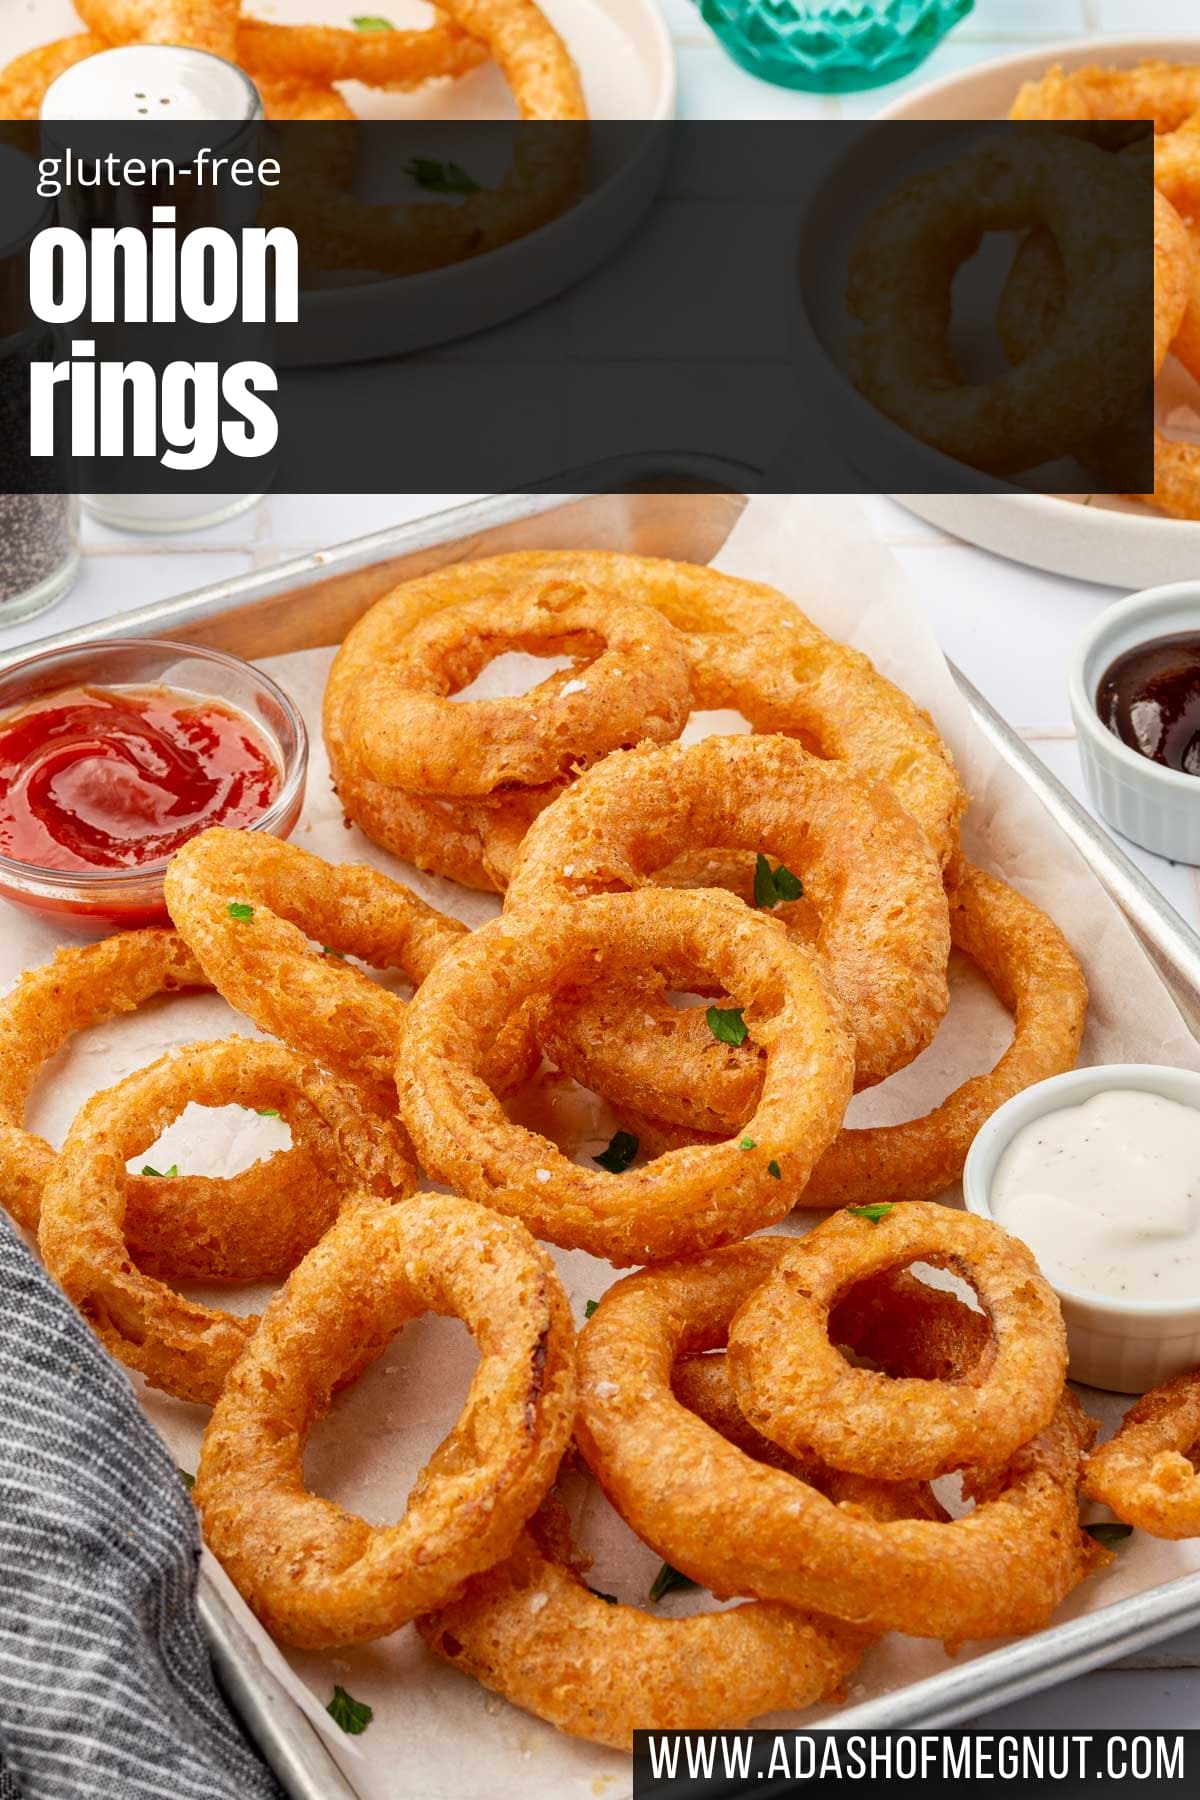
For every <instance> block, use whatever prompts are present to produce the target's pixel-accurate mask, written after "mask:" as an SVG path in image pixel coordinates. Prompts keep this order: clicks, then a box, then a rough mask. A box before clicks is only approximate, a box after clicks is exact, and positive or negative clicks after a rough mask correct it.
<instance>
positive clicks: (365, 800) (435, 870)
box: [325, 711, 562, 894]
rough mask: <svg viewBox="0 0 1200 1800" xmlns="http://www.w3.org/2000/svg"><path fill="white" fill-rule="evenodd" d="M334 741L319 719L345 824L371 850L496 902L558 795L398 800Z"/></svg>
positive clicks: (550, 790) (541, 791) (533, 792)
mask: <svg viewBox="0 0 1200 1800" xmlns="http://www.w3.org/2000/svg"><path fill="white" fill-rule="evenodd" d="M340 741H341V740H340V733H339V730H338V727H337V726H333V725H331V724H330V719H329V713H328V711H327V712H326V725H325V744H326V748H327V749H328V751H329V760H330V763H331V765H332V767H333V769H334V771H335V780H336V786H337V797H338V799H339V800H340V801H341V804H342V810H343V812H344V813H345V815H346V817H347V818H348V819H350V820H352V821H353V822H354V824H356V825H357V826H358V828H359V830H360V831H363V832H365V834H366V836H367V837H369V838H370V840H371V842H372V843H373V844H379V845H381V846H382V848H383V849H385V850H390V851H391V853H392V855H393V856H399V857H401V858H403V860H404V861H405V862H410V863H412V864H413V866H414V868H418V869H427V870H428V871H429V872H430V874H433V875H445V876H447V877H448V878H449V879H450V880H451V881H457V882H459V883H460V884H461V885H462V886H463V887H469V888H480V889H482V891H483V892H484V893H497V894H502V893H503V892H504V890H505V888H506V887H507V886H508V878H509V875H510V874H511V873H512V867H513V864H514V863H515V861H516V860H517V851H518V850H519V849H520V847H521V842H522V839H523V838H524V836H525V833H526V831H527V830H528V829H529V826H530V824H531V823H532V821H533V820H534V819H536V818H537V816H538V814H539V813H540V812H541V811H543V809H544V808H545V807H547V806H549V804H550V802H551V801H552V800H554V799H556V798H557V797H558V795H559V794H560V793H561V791H562V790H561V788H559V787H557V786H555V787H540V788H514V789H513V790H512V791H511V792H509V793H505V794H484V795H481V796H480V797H479V798H477V799H470V800H447V799H441V798H439V797H438V796H436V795H433V794H406V793H404V792H402V790H401V789H400V788H392V787H387V786H386V785H385V784H384V783H383V782H382V781H375V780H373V779H372V778H371V777H370V776H369V775H365V774H363V773H362V771H361V770H360V769H359V768H358V767H357V766H355V765H354V764H353V763H351V762H350V761H348V760H346V759H345V758H344V756H343V755H342V753H341V750H340V748H339V747H338V746H339V745H340Z"/></svg>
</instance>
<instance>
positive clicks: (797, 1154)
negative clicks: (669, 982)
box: [397, 888, 853, 1264]
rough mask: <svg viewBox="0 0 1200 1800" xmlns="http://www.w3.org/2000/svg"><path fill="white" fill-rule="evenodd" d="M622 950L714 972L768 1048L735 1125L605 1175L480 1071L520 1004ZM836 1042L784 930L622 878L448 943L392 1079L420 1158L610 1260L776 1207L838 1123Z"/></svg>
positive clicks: (807, 969) (845, 1074) (720, 1235)
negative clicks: (615, 890) (747, 1107)
mask: <svg viewBox="0 0 1200 1800" xmlns="http://www.w3.org/2000/svg"><path fill="white" fill-rule="evenodd" d="M628 959H632V960H635V961H650V962H652V963H653V964H654V965H655V966H657V967H660V968H665V969H667V970H670V969H672V968H673V967H674V966H676V965H678V964H680V963H682V965H683V967H685V968H687V969H689V970H690V969H695V968H700V969H704V970H708V971H710V972H711V973H712V974H713V975H714V976H715V977H716V978H717V979H718V980H719V981H720V983H721V985H722V987H723V988H725V989H726V990H727V991H729V992H731V993H732V994H734V995H735V996H736V997H737V1000H738V1002H739V1003H740V1004H741V1005H742V1006H743V1007H744V1008H745V1010H746V1012H747V1014H748V1016H749V1019H750V1021H751V1028H752V1030H753V1031H754V1034H755V1037H756V1039H757V1041H758V1042H759V1043H760V1044H761V1045H762V1047H763V1049H764V1050H765V1052H766V1068H765V1071H764V1075H763V1085H762V1094H761V1097H760V1099H759V1103H758V1108H757V1111H756V1112H755V1114H754V1117H753V1119H752V1120H751V1123H750V1126H749V1127H748V1130H749V1131H750V1132H751V1133H752V1134H753V1136H754V1138H755V1148H753V1149H752V1150H749V1151H743V1150H741V1149H740V1148H739V1147H738V1142H737V1140H734V1139H731V1140H729V1141H728V1142H725V1143H714V1144H711V1145H707V1146H705V1147H704V1148H702V1149H701V1148H695V1149H694V1148H688V1149H684V1150H680V1151H678V1152H674V1153H672V1154H671V1155H669V1156H665V1157H662V1158H659V1159H658V1160H657V1161H656V1162H653V1163H650V1164H649V1165H647V1166H646V1167H645V1168H640V1169H628V1170H626V1171H625V1172H624V1173H623V1174H619V1175H611V1174H608V1173H606V1172H605V1171H603V1170H599V1169H584V1168H581V1167H579V1166H578V1165H576V1164H575V1163H573V1162H570V1161H569V1160H568V1159H567V1158H566V1157H565V1156H564V1155H563V1153H562V1152H561V1151H560V1150H559V1149H558V1148H557V1147H556V1146H555V1145H554V1144H552V1143H550V1142H549V1141H548V1140H547V1139H546V1138H544V1137H541V1136H539V1135H538V1134H537V1133H536V1132H532V1131H527V1130H526V1129H524V1128H523V1127H522V1126H520V1125H516V1124H514V1123H512V1122H511V1121H510V1120H509V1119H508V1118H507V1117H506V1116H505V1114H504V1112H503V1110H502V1109H501V1107H500V1104H499V1102H498V1101H497V1100H496V1099H495V1097H494V1096H493V1094H492V1093H491V1092H490V1090H489V1089H488V1087H487V1085H486V1083H485V1082H484V1081H483V1080H481V1079H480V1076H479V1074H478V1073H477V1071H478V1070H479V1068H480V1066H481V1064H482V1063H483V1061H484V1058H485V1056H486V1052H487V1048H488V1045H489V1044H490V1043H491V1042H492V1040H493V1039H494V1037H495V1035H496V1033H497V1031H499V1030H500V1028H501V1027H502V1026H503V1025H504V1024H505V1022H506V1021H507V1020H508V1019H509V1018H510V1017H512V1016H513V1014H514V1012H515V1011H516V1010H517V1009H518V1008H519V1007H521V1006H522V1005H523V1003H524V1002H525V1001H526V1000H528V999H531V998H533V997H534V996H538V995H543V994H546V993H547V992H553V990H554V989H555V988H556V987H557V986H561V985H563V984H565V983H568V982H578V981H583V980H585V979H586V978H587V977H588V976H589V975H590V977H591V979H593V980H603V979H604V978H605V975H606V972H607V969H608V968H609V967H610V966H612V965H613V963H620V962H621V961H622V960H628ZM852 1060H853V1059H852V1053H851V1047H850V1042H849V1039H848V1038H847V1037H846V1034H845V1033H844V1031H843V1030H842V1029H841V1027H840V1024H839V1022H838V1018H837V1016H836V1014H835V1013H834V1012H833V1011H832V1010H831V1008H830V1004H829V1002H828V1001H827V999H826V997H825V994H824V992H823V990H822V987H821V983H820V980H819V978H818V975H817V973H816V970H815V969H814V967H813V964H812V962H811V960H810V958H809V957H808V955H807V954H806V952H805V951H804V950H803V949H801V948H800V947H799V946H798V945H796V944H793V943H791V942H790V941H789V939H788V937H787V935H786V933H785V932H784V931H783V930H782V928H781V927H780V926H778V925H776V924H773V923H772V922H771V921H770V920H769V919H766V918H763V917H762V916H761V915H758V914H755V913H753V912H751V911H750V910H749V908H747V907H745V906H743V905H742V903H741V901H740V900H736V899H734V898H733V897H732V896H730V895H724V894H721V893H719V892H717V891H713V892H711V893H682V892H680V893H676V892H671V891H669V890H667V889H664V888H645V889H642V890H639V891H638V892H636V893H631V894H621V895H611V896H602V897H598V898H595V899H589V900H580V901H578V902H577V903H576V904H575V905H573V906H570V907H560V908H538V909H536V910H533V911H529V912H523V913H522V912H518V913H515V914H502V915H501V916H500V918H498V919H494V920H492V921H491V923H490V924H487V925H485V926H483V927H482V928H481V929H480V930H479V931H477V932H474V933H473V934H472V935H471V936H470V937H469V938H467V939H465V940H464V941H463V942H462V943H461V944H459V945H457V946H456V947H455V948H454V949H452V950H451V951H450V952H449V953H448V954H447V955H446V956H444V957H443V958H442V959H441V961H440V962H439V963H437V965H436V966H435V967H434V969H433V970H432V971H431V973H430V974H429V975H428V976H427V977H426V979H425V981H424V983H423V985H422V986H421V987H420V988H419V989H418V991H417V994H416V996H415V997H414V999H413V1002H412V1004H411V1006H410V1007H409V1011H408V1018H407V1022H406V1026H405V1031H404V1036H403V1040H402V1043H401V1046H400V1060H399V1066H398V1070H397V1085H398V1088H399V1092H400V1107H401V1113H402V1115H403V1117H404V1120H405V1123H406V1124H407V1126H408V1129H409V1130H410V1132H411V1133H412V1136H413V1141H414V1143H415V1144H416V1145H417V1148H418V1153H419V1155H420V1157H421V1161H422V1164H423V1166H424V1167H425V1168H426V1169H427V1170H428V1172H429V1173H430V1174H431V1175H433V1176H434V1177H435V1178H436V1179H438V1180H440V1181H445V1182H447V1183H449V1184H451V1185H452V1186H454V1187H456V1188H459V1189H460V1190H461V1191H462V1192H464V1193H467V1194H469V1195H470V1196H471V1197H472V1199H476V1200H479V1201H482V1202H484V1203H485V1204H487V1205H490V1206H494V1207H496V1209H497V1210H498V1211H500V1212H506V1213H515V1214H516V1215H517V1216H518V1217H519V1218H521V1219H523V1220H524V1221H525V1223H526V1224H527V1225H528V1226H529V1228H530V1230H531V1231H534V1232H535V1233H536V1234H537V1235H538V1236H539V1237H543V1238H547V1239H548V1240H549V1241H550V1242H551V1243H556V1244H560V1245H562V1246H563V1247H564V1248H568V1249H584V1250H588V1251H590V1252H591V1253H592V1254H593V1255H596V1256H604V1257H607V1258H608V1259H609V1261H611V1262H614V1263H618V1264H620V1263H631V1262H649V1261H653V1260H656V1259H659V1258H662V1257H665V1256H672V1255H677V1254H679V1252H680V1251H681V1250H682V1249H684V1248H685V1247H687V1248H689V1249H703V1248H706V1247H707V1246H709V1245H712V1244H720V1243H729V1242H730V1241H732V1240H733V1239H736V1238H739V1237H744V1236H745V1235H746V1233H747V1232H750V1231H754V1230H756V1229H758V1228H759V1227H760V1226H763V1225H766V1224H770V1223H771V1222H772V1221H773V1220H776V1219H779V1218H781V1217H782V1216H783V1214H784V1213H785V1212H787V1211H788V1209H789V1208H790V1207H791V1206H792V1205H794V1204H795V1202H796V1200H797V1199H798V1198H799V1197H800V1194H801V1193H802V1192H803V1188H804V1184H805V1182H806V1181H807V1179H808V1176H809V1173H810V1171H811V1168H812V1165H813V1162H814V1161H815V1159H816V1158H817V1157H818V1156H819V1155H820V1153H821V1150H822V1149H823V1147H824V1146H825V1144H827V1143H828V1142H829V1140H830V1138H831V1137H832V1135H833V1133H834V1131H836V1129H837V1125H838V1122H839V1121H840V1119H841V1116H842V1113H843V1111H844V1109H845V1106H846V1104H847V1101H848V1099H849V1093H850V1085H851V1079H852Z"/></svg>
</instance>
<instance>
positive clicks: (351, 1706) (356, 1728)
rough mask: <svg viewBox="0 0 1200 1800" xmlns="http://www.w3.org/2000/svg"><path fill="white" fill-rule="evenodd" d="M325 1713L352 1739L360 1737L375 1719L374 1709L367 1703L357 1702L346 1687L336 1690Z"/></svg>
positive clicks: (336, 1688)
mask: <svg viewBox="0 0 1200 1800" xmlns="http://www.w3.org/2000/svg"><path fill="white" fill-rule="evenodd" d="M325 1711H326V1712H327V1713H328V1714H329V1716H330V1718H331V1719H332V1720H333V1722H334V1724H335V1725H340V1726H341V1728H342V1730H343V1731H345V1732H348V1733H349V1735H350V1736H351V1737H358V1736H359V1734H360V1733H361V1732H364V1731H365V1730H366V1729H367V1726H368V1725H369V1724H370V1723H371V1720H372V1719H373V1718H374V1717H375V1713H374V1710H373V1708H371V1707H369V1706H368V1705H367V1704H366V1703H365V1701H362V1700H356V1699H355V1698H354V1695H353V1694H348V1693H347V1692H346V1690H345V1688H344V1687H335V1688H334V1690H333V1699H332V1700H331V1701H330V1702H329V1705H328V1706H327V1707H326V1708H325Z"/></svg>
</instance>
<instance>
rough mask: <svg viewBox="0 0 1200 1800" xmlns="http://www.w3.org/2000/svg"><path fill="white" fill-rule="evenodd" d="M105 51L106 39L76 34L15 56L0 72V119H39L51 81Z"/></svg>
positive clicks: (85, 33)
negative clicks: (87, 58)
mask: <svg viewBox="0 0 1200 1800" xmlns="http://www.w3.org/2000/svg"><path fill="white" fill-rule="evenodd" d="M108 48H109V45H108V40H107V39H106V38H102V37H96V36H95V35H93V34H92V33H91V32H79V33H78V34H77V35H76V36H74V37H65V38H56V39H55V41H54V42H53V43H51V44H41V45H39V46H38V48H37V49H36V50H27V51H26V52H25V54H24V55H23V56H14V57H13V59H12V61H11V62H10V63H6V64H5V66H4V68H3V69H0V119H37V118H39V117H40V116H41V110H42V101H43V100H44V98H45V95H46V89H47V88H48V87H49V86H50V84H51V82H53V81H57V80H58V78H59V76H60V75H63V74H65V73H66V71H67V70H68V69H73V68H74V67H75V64H76V63H78V62H82V61H83V60H84V58H85V57H88V56H95V55H97V53H98V52H99V51H101V50H107V49H108Z"/></svg>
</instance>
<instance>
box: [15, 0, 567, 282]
mask: <svg viewBox="0 0 1200 1800" xmlns="http://www.w3.org/2000/svg"><path fill="white" fill-rule="evenodd" d="M77 10H78V12H79V15H80V18H81V20H82V22H83V24H84V26H85V27H86V29H85V30H84V31H81V32H79V33H78V34H76V35H75V36H73V37H65V38H59V39H57V40H55V41H54V42H53V43H49V44H43V45H41V46H39V47H38V48H37V49H35V50H30V51H27V52H26V53H25V54H24V55H22V56H18V57H15V58H14V59H13V60H12V61H11V62H10V63H9V64H8V65H7V66H6V67H5V68H3V69H0V119H26V120H31V119H36V118H38V116H39V113H40V109H41V104H42V100H43V98H44V96H45V93H46V90H47V88H48V87H49V86H50V85H51V83H52V82H54V81H55V80H57V78H58V77H59V76H60V75H62V74H63V73H64V72H65V71H66V70H67V69H69V68H71V67H73V66H74V65H75V64H76V63H79V62H82V61H83V60H84V59H86V58H87V57H89V56H95V55H96V54H97V53H99V52H100V51H103V50H108V49H111V48H113V47H114V46H117V45H124V44H180V45H188V46H194V47H195V48H196V49H199V50H203V51H206V52H208V53H210V54H212V55H215V56H219V57H222V58H223V59H224V60H225V61H227V62H230V63H234V64H236V65H238V66H239V67H241V68H243V69H244V70H245V71H246V73H247V74H248V75H249V76H250V77H251V79H252V80H253V81H254V83H255V85H256V86H257V88H258V90H259V93H260V95H261V97H262V102H263V111H264V114H265V116H266V118H267V119H269V120H280V121H290V120H297V119H307V120H318V121H323V122H324V128H323V129H322V130H321V131H314V132H307V133H305V134H303V137H301V136H300V135H299V134H295V135H293V136H292V137H290V138H288V139H287V140H286V142H285V144H284V152H283V156H282V158H281V166H282V177H281V182H280V185H279V186H278V188H277V189H275V190H272V192H271V193H270V194H269V196H268V197H267V198H266V199H265V201H264V223H266V224H268V225H269V224H272V223H278V224H283V225H291V226H294V227H296V229H297V230H298V231H299V233H300V237H301V243H302V246H303V252H304V258H305V263H306V265H307V266H308V267H310V268H313V269H322V270H337V269H355V270H371V271H374V272H376V273H380V274H387V275H411V274H417V273H420V272H421V271H423V270H427V269H435V268H441V267H443V266H445V265H447V264H450V263H456V262H462V261H465V260H466V259H467V258H469V257H474V256H480V255H482V254H484V253H485V252H486V251H489V250H495V249H499V248H500V247H502V246H503V245H505V244H507V243H511V242H512V241H513V240H514V239H515V238H519V237H524V236H526V235H527V234H528V233H530V232H532V231H535V230H537V229H538V228H539V227H540V226H542V225H545V224H547V223H548V222H549V221H550V220H551V219H553V218H555V217H556V216H557V215H558V214H560V213H562V212H564V211H566V210H567V208H568V207H570V206H572V205H574V204H575V203H576V201H577V200H578V199H579V198H580V195H581V194H582V191H583V187H584V181H585V176H586V164H587V143H586V137H585V133H584V132H583V131H582V130H581V129H580V126H579V124H578V121H580V120H585V119H586V118H587V116H588V113H587V103H586V101H585V98H584V93H583V86H582V83H581V81H580V78H579V72H578V70H577V69H576V67H575V64H574V61H573V60H572V57H571V54H570V52H569V50H568V49H567V47H566V45H565V44H564V43H563V41H562V39H561V37H560V36H559V35H558V33H557V32H556V31H555V29H554V27H553V26H552V25H551V24H550V22H549V20H548V19H547V18H546V16H545V14H544V13H543V12H542V11H541V9H540V7H539V6H538V5H537V3H536V0H444V3H443V4H439V5H438V6H437V7H436V8H435V18H434V22H433V23H432V24H431V25H430V26H428V27H427V28H426V29H424V30H395V29H393V28H391V27H390V26H386V27H383V25H382V22H381V21H375V20H369V21H367V22H366V23H367V25H368V26H369V29H364V30H350V29H346V28H342V27H334V26H325V25H313V26H309V25H283V24H276V23H271V22H268V21H265V20H259V19H255V18H253V17H250V16H247V15H246V14H244V13H243V12H242V9H241V4H240V0H78V6H77ZM489 59H491V60H492V61H493V62H494V63H495V64H496V65H497V67H498V68H499V69H500V72H501V73H502V74H503V76H504V77H505V80H506V81H507V83H508V86H509V88H510V90H511V93H512V98H513V103H514V105H515V107H516V110H517V112H518V114H519V116H520V118H521V119H522V120H525V121H536V122H537V123H536V126H535V127H533V128H525V127H518V129H517V135H516V138H515V140H514V149H513V154H512V159H511V162H510V166H509V168H508V170H507V171H506V173H505V174H504V176H503V178H502V179H501V181H500V182H499V184H498V185H496V186H495V187H481V188H479V189H478V190H477V191H475V192H473V193H470V194H469V195H467V196H466V197H465V198H463V199H462V200H461V201H460V202H459V203H457V204H454V205H441V204H438V203H436V202H429V201H416V200H407V199H405V200H399V201H396V202H394V203H379V202H368V201H366V200H363V199H360V198H359V197H358V196H357V195H356V193H355V192H354V177H355V170H356V160H357V154H358V138H357V137H356V135H355V133H354V132H353V131H350V132H346V131H345V130H344V129H339V126H340V125H344V124H345V122H347V121H353V120H354V117H355V114H354V112H353V110H352V108H351V106H350V105H349V102H348V101H347V100H346V99H345V97H344V95H343V94H342V92H341V89H340V88H339V86H338V85H337V84H338V83H340V82H346V81H358V82H363V83H366V84H367V85H368V86H370V87H377V88H383V89H387V90H395V89H406V90H411V89H416V88H421V87H423V86H425V84H426V83H429V82H434V81H445V80H448V79H449V80H453V79H455V78H457V77H459V76H461V75H464V74H467V73H468V72H469V71H470V70H472V69H474V68H477V67H478V66H479V65H480V64H481V63H483V62H486V61H488V60H489ZM547 121H550V122H554V121H557V122H558V128H557V130H549V129H548V128H547V124H546V122H547Z"/></svg>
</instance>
